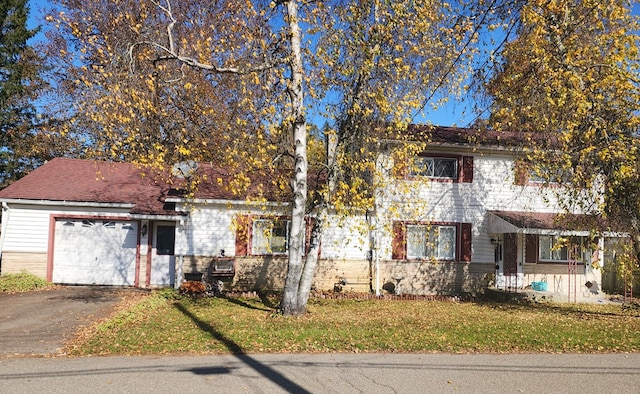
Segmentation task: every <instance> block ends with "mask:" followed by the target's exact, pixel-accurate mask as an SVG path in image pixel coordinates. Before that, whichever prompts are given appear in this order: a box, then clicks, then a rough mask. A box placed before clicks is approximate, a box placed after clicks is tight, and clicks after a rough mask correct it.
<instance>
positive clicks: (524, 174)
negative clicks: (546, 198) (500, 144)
mask: <svg viewBox="0 0 640 394" xmlns="http://www.w3.org/2000/svg"><path fill="white" fill-rule="evenodd" d="M514 174H515V184H516V185H521V186H525V185H528V184H529V185H549V186H557V185H562V184H567V183H571V182H572V179H573V171H572V170H571V169H570V168H569V169H565V168H559V167H552V166H550V165H548V164H544V163H537V164H535V163H532V162H529V161H525V160H518V161H516V163H515V167H514Z"/></svg>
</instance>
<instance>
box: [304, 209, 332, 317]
mask: <svg viewBox="0 0 640 394" xmlns="http://www.w3.org/2000/svg"><path fill="white" fill-rule="evenodd" d="M325 217H326V208H322V212H321V213H320V215H319V217H318V218H316V220H315V221H314V222H313V228H312V230H311V239H310V240H309V250H308V251H307V256H306V258H305V263H304V268H303V270H302V277H301V278H300V287H299V289H298V308H297V309H298V313H299V314H302V313H305V312H306V311H307V302H308V301H309V295H310V293H311V285H312V284H313V276H314V275H315V272H316V266H317V265H318V252H319V251H320V242H321V239H322V225H323V223H324V218H325Z"/></svg>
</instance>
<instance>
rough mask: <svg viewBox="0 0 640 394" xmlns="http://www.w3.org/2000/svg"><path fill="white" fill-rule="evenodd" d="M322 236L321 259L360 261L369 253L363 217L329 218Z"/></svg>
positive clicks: (366, 230)
mask: <svg viewBox="0 0 640 394" xmlns="http://www.w3.org/2000/svg"><path fill="white" fill-rule="evenodd" d="M323 230H324V231H323V234H322V247H321V258H323V259H347V260H362V259H366V258H367V252H368V251H369V234H368V227H367V222H366V219H365V217H363V216H355V217H348V218H346V217H339V216H336V215H334V216H330V217H329V218H328V219H327V223H326V224H325V228H324V229H323Z"/></svg>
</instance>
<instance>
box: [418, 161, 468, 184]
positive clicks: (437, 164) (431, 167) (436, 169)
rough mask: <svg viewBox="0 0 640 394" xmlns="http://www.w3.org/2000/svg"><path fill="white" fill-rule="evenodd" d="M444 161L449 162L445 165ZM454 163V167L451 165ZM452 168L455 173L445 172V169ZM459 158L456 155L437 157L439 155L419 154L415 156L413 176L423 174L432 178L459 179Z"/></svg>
mask: <svg viewBox="0 0 640 394" xmlns="http://www.w3.org/2000/svg"><path fill="white" fill-rule="evenodd" d="M444 163H451V164H448V165H447V167H443V164H444ZM451 165H452V167H450V166H451ZM448 168H451V169H452V170H453V173H451V174H446V173H443V171H444V170H446V169H448ZM458 171H459V169H458V158H456V157H437V156H417V157H415V158H414V161H413V167H412V168H411V175H412V176H423V177H427V178H431V179H452V180H457V179H458Z"/></svg>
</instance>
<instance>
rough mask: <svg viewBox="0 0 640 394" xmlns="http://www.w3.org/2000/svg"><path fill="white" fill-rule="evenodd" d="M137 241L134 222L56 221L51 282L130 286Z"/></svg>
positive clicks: (134, 274) (132, 277)
mask: <svg viewBox="0 0 640 394" xmlns="http://www.w3.org/2000/svg"><path fill="white" fill-rule="evenodd" d="M137 237H138V222H137V221H125V220H108V219H68V218H58V219H56V221H55V234H54V238H53V264H52V265H53V266H52V280H53V282H54V283H61V284H83V285H93V284H95V285H111V286H133V285H134V284H135V278H136V245H137Z"/></svg>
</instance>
